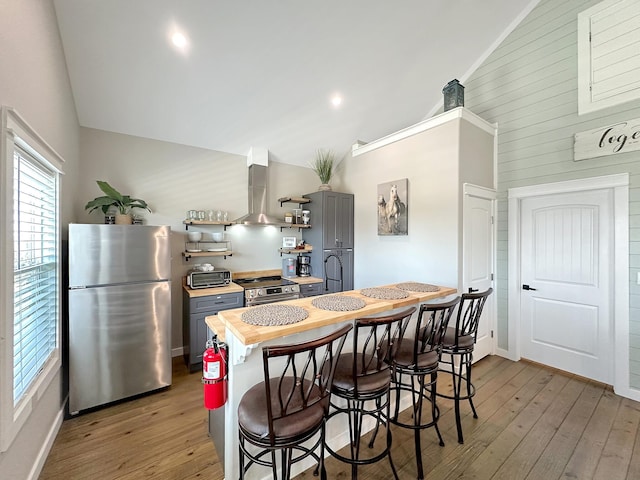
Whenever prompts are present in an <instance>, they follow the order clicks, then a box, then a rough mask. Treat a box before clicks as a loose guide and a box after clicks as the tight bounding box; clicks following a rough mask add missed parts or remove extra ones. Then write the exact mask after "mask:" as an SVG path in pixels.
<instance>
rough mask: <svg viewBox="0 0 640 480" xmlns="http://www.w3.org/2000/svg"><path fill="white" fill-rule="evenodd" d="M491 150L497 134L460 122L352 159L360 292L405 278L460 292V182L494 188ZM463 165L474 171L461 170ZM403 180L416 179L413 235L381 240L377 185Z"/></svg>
mask: <svg viewBox="0 0 640 480" xmlns="http://www.w3.org/2000/svg"><path fill="white" fill-rule="evenodd" d="M461 126H464V130H463V132H464V138H465V140H463V141H462V144H464V148H461V142H460V138H461V128H462V127H461ZM391 133H393V132H389V134H391ZM465 142H466V143H465ZM492 151H493V140H492V137H491V135H489V134H487V133H486V132H478V129H477V127H473V126H470V124H468V123H467V122H466V121H462V120H458V119H456V120H451V121H448V122H447V123H444V124H442V125H440V126H437V127H435V128H430V129H428V130H426V131H424V132H421V133H418V134H416V135H413V136H411V137H408V138H405V139H403V140H400V141H398V142H395V143H392V144H389V145H386V146H383V147H381V148H378V149H375V150H372V151H371V152H368V153H364V154H362V155H359V156H356V157H354V158H350V159H348V160H346V161H345V166H344V174H345V179H344V182H345V188H346V191H349V192H352V193H354V203H355V247H354V275H355V278H354V286H355V288H363V287H370V286H374V285H385V284H389V283H394V282H400V281H419V282H427V283H436V284H440V285H446V286H450V287H454V288H458V286H459V277H460V275H459V273H460V268H461V265H460V262H461V258H460V242H461V228H462V227H461V223H460V218H461V213H462V212H461V208H462V207H461V199H462V197H461V188H462V185H461V183H462V181H463V179H464V180H465V181H474V183H476V184H480V185H482V186H486V187H489V188H491V187H492V182H493V180H492V179H493V175H492V168H491V164H492V161H493V154H492ZM461 155H464V156H465V157H467V158H464V157H461ZM475 159H477V162H476V163H475V164H473V163H472V161H473V160H475ZM460 162H462V165H464V164H465V163H468V164H469V165H471V167H470V168H469V169H468V170H467V171H461V168H460V166H461V163H460ZM402 178H407V179H408V181H409V186H408V199H401V201H403V202H405V203H407V208H408V212H409V225H408V235H406V236H381V235H378V232H377V197H378V194H377V188H378V184H381V183H386V182H390V181H394V180H399V179H402Z"/></svg>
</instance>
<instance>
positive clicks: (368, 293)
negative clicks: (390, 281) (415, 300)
mask: <svg viewBox="0 0 640 480" xmlns="http://www.w3.org/2000/svg"><path fill="white" fill-rule="evenodd" d="M360 293H361V294H362V295H364V296H365V297H371V298H377V299H378V300H399V299H401V298H407V297H408V296H409V294H408V293H407V292H404V291H402V290H398V289H397V288H384V287H375V288H363V289H362V290H360Z"/></svg>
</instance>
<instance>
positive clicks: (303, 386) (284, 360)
mask: <svg viewBox="0 0 640 480" xmlns="http://www.w3.org/2000/svg"><path fill="white" fill-rule="evenodd" d="M352 328H353V326H352V325H345V326H344V327H342V328H340V329H338V330H336V331H335V332H333V333H331V334H330V335H327V336H325V337H322V338H318V339H316V340H311V341H308V342H305V343H300V344H296V345H278V346H270V347H264V348H263V349H262V356H263V366H264V381H263V382H260V383H258V384H257V385H254V386H253V387H251V388H250V389H249V390H248V391H247V392H246V393H245V394H244V395H243V397H242V399H241V400H240V404H239V405H238V427H239V429H238V430H239V440H240V442H239V449H240V465H239V467H240V479H241V480H242V479H244V475H245V473H246V472H247V470H248V469H249V467H251V466H252V465H253V464H254V463H255V464H258V465H263V466H266V467H271V470H272V474H273V478H274V479H277V478H278V465H277V461H276V460H277V459H276V453H277V452H278V451H280V453H281V461H280V468H281V470H282V479H283V480H289V479H290V478H291V464H292V463H296V462H299V461H300V460H303V459H304V458H306V457H308V456H311V457H313V458H314V459H316V461H317V462H318V467H317V469H316V473H317V470H318V469H319V470H320V475H321V478H322V479H323V480H326V478H327V473H326V470H325V467H324V436H325V423H326V417H327V414H328V412H329V403H330V395H331V383H332V381H333V375H334V372H335V369H336V365H337V361H338V358H339V356H340V352H341V351H342V347H343V345H344V342H345V339H346V336H347V334H348V333H349V331H351V329H352ZM277 372H279V373H277ZM273 374H276V375H277V376H273ZM316 434H319V438H318V439H317V440H315V442H314V443H313V444H312V445H311V446H304V445H303V443H304V442H306V441H307V440H309V439H312V438H313V437H315V436H316ZM248 444H250V445H252V446H253V447H256V448H249V445H248ZM318 447H320V453H319V454H316V453H315V450H316V448H318ZM256 449H257V451H254V450H256ZM249 450H252V451H249ZM294 453H295V454H294ZM245 457H247V458H248V459H249V461H248V463H247V464H246V465H245Z"/></svg>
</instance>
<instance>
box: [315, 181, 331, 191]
mask: <svg viewBox="0 0 640 480" xmlns="http://www.w3.org/2000/svg"><path fill="white" fill-rule="evenodd" d="M323 190H326V191H330V190H331V185H329V184H328V183H323V184H321V185H320V186H319V187H318V191H319V192H321V191H323Z"/></svg>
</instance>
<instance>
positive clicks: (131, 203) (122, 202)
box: [84, 180, 151, 225]
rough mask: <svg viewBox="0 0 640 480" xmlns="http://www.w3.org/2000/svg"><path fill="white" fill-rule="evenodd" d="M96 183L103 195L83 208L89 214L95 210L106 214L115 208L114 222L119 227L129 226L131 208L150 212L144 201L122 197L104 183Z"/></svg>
mask: <svg viewBox="0 0 640 480" xmlns="http://www.w3.org/2000/svg"><path fill="white" fill-rule="evenodd" d="M96 183H97V184H98V187H100V190H102V191H103V192H104V195H103V196H102V197H96V198H94V199H93V200H91V201H90V202H88V203H87V204H86V205H85V206H84V208H85V210H89V213H91V212H93V211H94V210H95V209H96V208H100V209H101V210H102V213H104V214H106V213H107V212H108V211H109V209H110V208H112V207H115V208H116V209H117V210H118V212H117V213H116V219H115V222H116V223H117V224H120V225H129V224H131V209H132V208H144V209H145V210H147V211H149V212H151V209H149V207H148V206H147V202H145V201H144V200H140V199H139V198H131V197H130V196H129V195H122V194H121V193H120V192H119V191H117V190H116V189H115V188H113V187H112V186H111V185H109V184H108V183H107V182H105V181H102V180H98V181H97V182H96Z"/></svg>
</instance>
